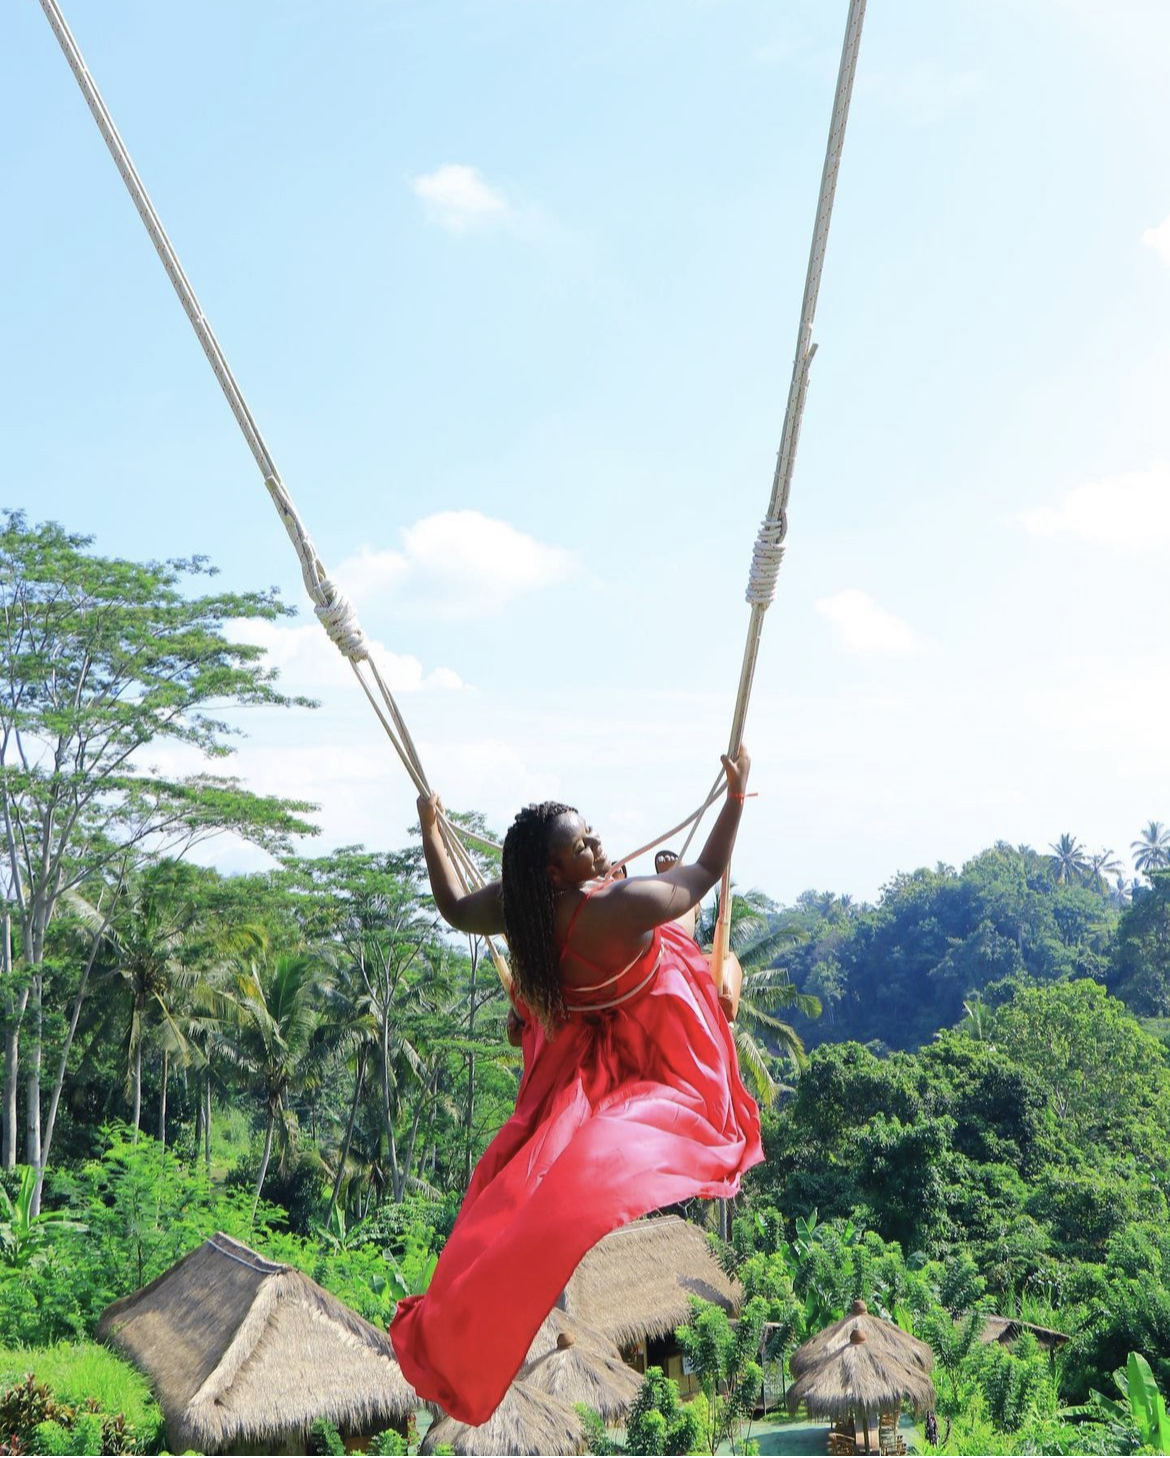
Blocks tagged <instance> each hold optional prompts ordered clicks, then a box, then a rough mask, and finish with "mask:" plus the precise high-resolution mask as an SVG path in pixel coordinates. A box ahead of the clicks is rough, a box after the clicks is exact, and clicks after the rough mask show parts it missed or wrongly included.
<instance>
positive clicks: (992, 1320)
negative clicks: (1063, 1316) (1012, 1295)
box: [979, 1316, 1071, 1352]
mask: <svg viewBox="0 0 1170 1458" xmlns="http://www.w3.org/2000/svg"><path fill="white" fill-rule="evenodd" d="M1025 1332H1031V1334H1032V1335H1033V1336H1034V1337H1035V1338H1036V1343H1037V1345H1038V1346H1039V1347H1040V1350H1041V1351H1043V1352H1054V1351H1055V1350H1056V1349H1057V1348H1058V1347H1063V1346H1064V1344H1065V1342H1067V1341H1070V1340H1071V1338H1070V1337H1069V1336H1068V1335H1067V1334H1066V1333H1065V1332H1063V1331H1054V1330H1053V1328H1052V1327H1050V1326H1036V1325H1035V1323H1034V1322H1031V1321H1017V1320H1015V1319H1014V1318H1013V1317H1008V1316H988V1317H986V1318H985V1319H984V1322H983V1329H982V1330H981V1331H980V1333H979V1340H980V1341H981V1342H984V1343H985V1344H988V1345H990V1343H992V1342H999V1344H1000V1345H1001V1346H1005V1347H1007V1346H1011V1344H1012V1342H1014V1341H1015V1340H1016V1339H1017V1338H1018V1337H1021V1336H1023V1334H1024V1333H1025Z"/></svg>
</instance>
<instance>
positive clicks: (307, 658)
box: [225, 579, 463, 695]
mask: <svg viewBox="0 0 1170 1458" xmlns="http://www.w3.org/2000/svg"><path fill="white" fill-rule="evenodd" d="M338 580H339V581H340V580H341V579H338ZM225 632H226V634H227V636H228V637H229V638H231V639H233V641H235V642H237V643H256V644H258V645H259V646H260V647H261V648H263V649H264V651H265V654H266V658H267V662H268V663H269V664H270V666H271V667H273V668H276V669H279V670H280V685H279V686H280V688H281V689H283V690H284V691H285V692H287V693H294V694H295V693H303V694H308V695H314V694H317V693H319V692H320V691H321V690H322V689H324V688H326V687H333V686H335V685H339V684H344V685H346V686H347V687H348V686H349V685H351V684H352V683H353V670H352V669H351V668H350V666H349V661H348V660H347V659H346V658H345V657H344V656H343V655H342V654H341V653H340V652H339V651H338V649H336V648H335V647H334V646H333V644H332V643H331V642H330V641H329V638H328V637H327V636H326V633H325V630H324V629H323V628H322V627H321V625H320V624H319V623H318V622H317V620H316V619H315V618H314V619H313V620H312V621H310V622H306V623H298V624H296V625H295V626H293V625H292V624H286V623H278V622H277V623H272V622H265V621H263V620H262V619H259V620H258V619H255V618H248V619H236V620H235V621H233V622H230V623H227V624H225ZM367 641H368V643H369V648H370V656H371V658H373V660H374V661H375V662H376V663H377V665H378V672H379V673H380V674H381V675H382V678H383V679H384V680H385V682H386V686H387V687H388V688H389V689H390V691H391V692H392V693H396V694H402V693H413V692H415V691H417V690H419V689H458V688H462V687H463V682H462V680H461V679H460V677H459V675H458V674H457V673H454V672H452V670H451V669H449V668H435V669H432V670H431V672H430V673H424V672H423V666H422V664H421V663H420V662H419V661H418V659H417V658H415V657H413V656H412V655H411V654H409V653H405V654H404V653H391V652H390V650H389V649H388V648H385V647H383V645H382V644H381V643H379V642H377V640H376V639H373V638H370V639H368V640H367Z"/></svg>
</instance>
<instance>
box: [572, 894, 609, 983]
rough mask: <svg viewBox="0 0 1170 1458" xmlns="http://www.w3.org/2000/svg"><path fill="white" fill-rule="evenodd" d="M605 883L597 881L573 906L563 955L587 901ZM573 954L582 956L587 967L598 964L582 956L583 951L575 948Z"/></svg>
mask: <svg viewBox="0 0 1170 1458" xmlns="http://www.w3.org/2000/svg"><path fill="white" fill-rule="evenodd" d="M605 884H606V883H605V882H604V881H595V882H594V883H593V885H592V886H591V887H590V889H589V890H588V891H586V892H585V894H584V896H582V897H581V899H580V901H578V902H577V904H576V906H574V907H573V914H572V916H570V917H569V924H568V926H567V927H566V928H565V939H564V941H563V942H562V943H561V956H562V957H563V956H564V955H565V953H566V952H567V951H568V950H569V943H570V942H571V941H572V940H573V928H574V927H575V926H576V925H577V918H578V917H579V916H580V915H581V913H582V911H583V910H584V909H585V903H586V902H587V901H588V900H589V898H590V896H592V895H593V893H594V892H595V891H600V890H601V888H602V887H603V886H604V885H605ZM573 956H574V957H580V958H581V961H582V962H584V963H585V965H586V966H587V967H593V966H595V965H596V963H594V962H591V961H590V960H589V958H588V957H582V956H581V953H580V952H578V951H576V950H574V952H573ZM598 970H600V969H598Z"/></svg>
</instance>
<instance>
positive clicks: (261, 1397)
mask: <svg viewBox="0 0 1170 1458" xmlns="http://www.w3.org/2000/svg"><path fill="white" fill-rule="evenodd" d="M97 1335H98V1338H99V1340H102V1341H105V1342H108V1343H109V1344H110V1345H111V1346H113V1347H116V1348H117V1349H118V1351H120V1352H121V1353H122V1354H123V1355H124V1356H126V1357H128V1358H129V1359H130V1360H131V1361H132V1362H134V1363H135V1364H136V1365H137V1366H138V1367H140V1368H141V1369H142V1371H144V1372H145V1373H146V1374H147V1376H148V1377H149V1378H150V1380H151V1383H152V1385H153V1387H154V1390H155V1395H156V1396H157V1398H158V1402H159V1406H160V1407H161V1408H162V1410H163V1413H164V1414H165V1416H166V1420H167V1432H168V1437H169V1441H170V1446H171V1447H172V1448H173V1449H175V1450H176V1451H178V1452H182V1451H183V1450H184V1449H185V1448H197V1449H198V1450H199V1451H200V1452H203V1453H216V1452H220V1451H223V1450H225V1449H229V1448H231V1447H233V1446H236V1445H239V1444H251V1445H253V1446H255V1445H257V1444H259V1443H270V1444H271V1445H272V1446H273V1447H275V1446H278V1445H279V1444H280V1443H281V1441H282V1440H283V1439H287V1438H288V1437H289V1436H290V1435H295V1434H298V1433H303V1432H307V1431H308V1429H309V1427H310V1426H311V1425H312V1424H313V1423H314V1422H315V1421H316V1420H317V1419H318V1418H328V1420H329V1421H330V1422H332V1423H334V1424H335V1425H336V1426H337V1427H338V1428H341V1429H343V1430H346V1431H350V1432H360V1433H369V1432H377V1431H379V1430H380V1429H381V1428H385V1427H389V1426H390V1424H391V1423H392V1422H395V1421H398V1420H400V1419H401V1418H403V1417H405V1416H406V1415H407V1414H408V1413H411V1412H413V1411H414V1409H415V1408H416V1407H417V1406H418V1399H417V1398H416V1396H415V1393H414V1390H413V1388H411V1387H410V1386H409V1384H408V1383H407V1381H406V1379H405V1378H404V1377H403V1375H402V1373H401V1371H400V1370H399V1367H398V1363H397V1361H396V1360H395V1357H394V1353H393V1349H392V1348H391V1346H390V1339H389V1337H388V1336H387V1335H386V1333H385V1332H382V1331H379V1330H378V1329H377V1327H374V1326H371V1325H370V1323H369V1322H368V1321H366V1320H364V1319H363V1318H362V1317H360V1316H358V1314H357V1313H356V1312H355V1311H351V1310H350V1309H349V1307H348V1306H346V1305H345V1304H344V1303H343V1302H341V1301H339V1300H338V1299H337V1297H336V1296H331V1295H330V1294H329V1292H328V1291H325V1290H323V1289H322V1288H321V1287H320V1286H318V1285H317V1283H316V1282H315V1281H311V1280H310V1279H309V1278H308V1276H306V1275H304V1274H303V1273H302V1272H301V1271H297V1270H294V1269H293V1268H292V1267H291V1266H285V1265H278V1264H276V1263H275V1262H273V1261H268V1260H265V1259H264V1258H263V1257H262V1256H259V1255H257V1254H256V1252H255V1251H252V1250H249V1249H248V1247H247V1246H246V1245H241V1244H240V1242H239V1241H236V1240H233V1239H232V1238H231V1237H230V1236H227V1235H223V1234H219V1235H215V1236H213V1237H212V1238H211V1239H210V1240H207V1241H205V1242H204V1243H203V1244H202V1245H201V1246H199V1247H198V1248H197V1249H196V1250H193V1251H192V1252H191V1253H190V1255H187V1256H184V1258H183V1259H182V1260H181V1261H179V1262H178V1264H177V1265H174V1266H172V1267H171V1268H170V1270H168V1271H165V1272H164V1273H163V1274H162V1275H161V1276H159V1277H158V1278H157V1280H154V1281H152V1282H151V1283H150V1285H149V1286H144V1287H143V1288H142V1290H141V1291H136V1292H134V1294H133V1295H131V1296H124V1297H123V1298H122V1299H121V1300H120V1301H115V1302H114V1303H113V1305H112V1306H108V1307H107V1308H106V1310H105V1311H104V1312H103V1313H102V1316H101V1319H100V1320H99V1322H98V1326H97ZM301 1451H303V1449H302V1450H301Z"/></svg>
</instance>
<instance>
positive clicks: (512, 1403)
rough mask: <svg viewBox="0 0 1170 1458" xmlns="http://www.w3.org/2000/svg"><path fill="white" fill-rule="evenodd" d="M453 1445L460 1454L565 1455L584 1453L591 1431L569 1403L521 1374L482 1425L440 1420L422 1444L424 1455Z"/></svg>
mask: <svg viewBox="0 0 1170 1458" xmlns="http://www.w3.org/2000/svg"><path fill="white" fill-rule="evenodd" d="M442 1447H446V1448H450V1449H452V1451H453V1452H455V1453H457V1454H501V1453H503V1454H515V1455H517V1458H520V1455H522V1454H530V1453H532V1454H541V1455H545V1458H554V1455H559V1454H562V1453H584V1451H585V1429H584V1428H583V1426H582V1424H581V1419H580V1418H579V1417H578V1416H577V1414H576V1412H575V1411H574V1410H573V1409H572V1408H571V1407H570V1406H569V1404H568V1403H567V1402H562V1401H561V1400H560V1398H557V1397H549V1396H547V1395H546V1394H545V1393H543V1392H537V1391H536V1390H535V1388H532V1387H529V1386H528V1384H527V1383H526V1382H523V1381H521V1380H520V1379H519V1378H518V1379H517V1380H516V1381H515V1382H513V1383H512V1385H511V1387H509V1388H508V1390H507V1392H506V1393H505V1394H504V1400H503V1402H501V1403H500V1405H499V1407H497V1408H496V1410H495V1412H494V1413H492V1415H491V1417H490V1418H488V1420H487V1422H486V1423H481V1424H480V1426H479V1427H477V1428H470V1427H468V1426H467V1424H466V1423H460V1422H456V1421H455V1419H454V1418H452V1417H444V1418H440V1419H439V1420H438V1422H436V1423H434V1424H432V1426H431V1427H430V1428H429V1429H428V1430H427V1435H426V1437H425V1438H424V1439H423V1440H422V1442H421V1443H420V1444H419V1450H418V1451H419V1452H420V1453H433V1452H434V1451H435V1449H436V1448H442Z"/></svg>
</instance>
